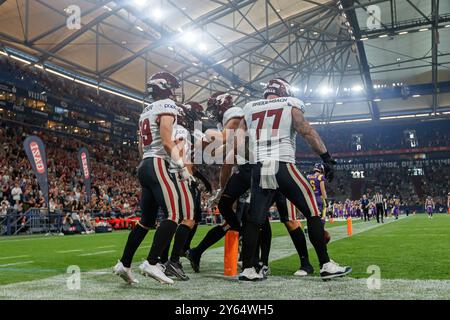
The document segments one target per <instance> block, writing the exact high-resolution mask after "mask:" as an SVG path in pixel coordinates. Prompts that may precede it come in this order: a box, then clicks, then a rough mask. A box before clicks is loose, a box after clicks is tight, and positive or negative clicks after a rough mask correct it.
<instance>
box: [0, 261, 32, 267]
mask: <svg viewBox="0 0 450 320" xmlns="http://www.w3.org/2000/svg"><path fill="white" fill-rule="evenodd" d="M33 262H34V261H22V262H15V263H7V264H0V268H3V267H10V266H18V265H21V264H30V263H33Z"/></svg>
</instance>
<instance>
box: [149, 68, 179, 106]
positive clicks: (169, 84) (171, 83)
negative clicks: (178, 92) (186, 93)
mask: <svg viewBox="0 0 450 320" xmlns="http://www.w3.org/2000/svg"><path fill="white" fill-rule="evenodd" d="M179 87H180V83H179V82H178V80H177V78H175V76H174V75H173V74H171V73H169V72H158V73H155V74H154V75H152V76H151V77H150V78H149V79H148V81H147V91H148V93H149V94H150V95H151V96H152V97H153V100H155V101H156V100H162V99H168V98H172V99H174V98H175V89H178V88H179Z"/></svg>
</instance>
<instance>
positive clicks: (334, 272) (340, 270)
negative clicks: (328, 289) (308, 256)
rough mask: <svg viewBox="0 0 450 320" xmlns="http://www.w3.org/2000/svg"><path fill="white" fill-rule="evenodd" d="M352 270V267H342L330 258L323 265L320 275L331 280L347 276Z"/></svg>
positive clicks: (323, 278)
mask: <svg viewBox="0 0 450 320" xmlns="http://www.w3.org/2000/svg"><path fill="white" fill-rule="evenodd" d="M350 272H352V268H351V267H348V266H345V267H341V266H340V265H338V264H337V263H336V262H334V261H333V260H330V262H327V263H325V264H324V265H323V266H322V269H320V276H321V277H322V280H330V279H333V278H339V277H343V276H346V275H347V274H349V273H350Z"/></svg>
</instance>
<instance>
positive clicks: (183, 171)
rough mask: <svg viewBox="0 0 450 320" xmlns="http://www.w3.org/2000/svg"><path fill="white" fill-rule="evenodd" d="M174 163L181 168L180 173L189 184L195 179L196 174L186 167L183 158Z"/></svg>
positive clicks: (181, 177)
mask: <svg viewBox="0 0 450 320" xmlns="http://www.w3.org/2000/svg"><path fill="white" fill-rule="evenodd" d="M174 164H175V166H176V167H178V168H180V172H179V175H180V180H181V181H187V182H188V184H191V182H193V181H195V178H194V176H193V175H192V174H191V173H190V172H189V170H188V169H187V168H186V166H185V164H184V162H183V160H181V159H178V161H176V162H175V163H174Z"/></svg>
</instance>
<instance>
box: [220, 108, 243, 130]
mask: <svg viewBox="0 0 450 320" xmlns="http://www.w3.org/2000/svg"><path fill="white" fill-rule="evenodd" d="M243 117H244V110H242V109H241V108H239V107H232V108H230V109H228V110H227V111H225V113H224V114H223V121H222V125H223V126H224V127H225V125H226V124H227V122H228V121H230V120H231V119H233V118H243Z"/></svg>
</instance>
